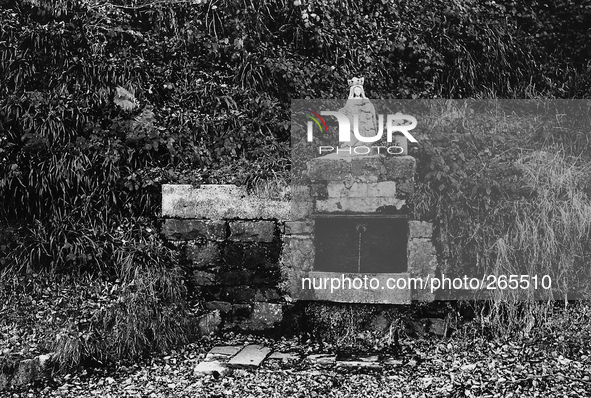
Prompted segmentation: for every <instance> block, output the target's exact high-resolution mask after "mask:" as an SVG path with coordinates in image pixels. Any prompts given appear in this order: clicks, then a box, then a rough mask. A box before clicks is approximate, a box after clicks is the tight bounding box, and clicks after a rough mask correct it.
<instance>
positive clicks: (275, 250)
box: [162, 185, 289, 330]
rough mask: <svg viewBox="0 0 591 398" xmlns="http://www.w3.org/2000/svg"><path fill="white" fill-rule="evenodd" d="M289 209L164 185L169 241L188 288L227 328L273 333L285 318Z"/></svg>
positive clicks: (231, 193) (226, 189) (230, 193)
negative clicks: (283, 267) (283, 268)
mask: <svg viewBox="0 0 591 398" xmlns="http://www.w3.org/2000/svg"><path fill="white" fill-rule="evenodd" d="M288 209H289V207H288V204H287V203H283V202H278V201H269V200H261V199H259V198H257V197H253V196H250V195H247V194H246V192H245V191H244V190H243V189H241V188H239V187H236V186H229V185H206V186H202V187H197V188H196V187H192V186H190V185H165V186H164V187H163V195H162V216H163V217H164V218H165V219H164V224H163V226H162V232H163V234H164V236H165V237H166V238H167V239H169V240H171V241H173V242H175V244H176V245H177V246H178V247H179V249H181V250H182V252H183V257H184V266H185V268H186V271H187V283H188V286H189V288H190V289H191V290H192V292H193V293H195V294H197V295H199V296H200V297H201V298H202V299H203V300H204V303H205V307H206V309H207V310H210V311H215V310H218V311H219V312H220V313H221V315H222V318H223V320H224V326H225V327H228V328H231V327H238V328H241V329H247V330H263V329H267V328H271V327H273V326H274V325H276V323H278V322H280V321H281V320H282V318H283V307H282V303H283V302H284V301H285V300H284V297H283V293H282V291H281V290H280V283H281V272H280V268H279V256H280V253H281V246H282V234H283V229H284V221H283V220H284V219H285V218H286V217H287V214H288Z"/></svg>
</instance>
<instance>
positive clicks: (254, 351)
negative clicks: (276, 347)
mask: <svg viewBox="0 0 591 398" xmlns="http://www.w3.org/2000/svg"><path fill="white" fill-rule="evenodd" d="M270 352H271V349H270V348H267V347H263V346H261V345H258V344H252V345H247V346H246V347H244V348H243V349H242V350H241V351H240V352H239V353H238V354H236V355H235V356H234V357H233V358H232V359H230V361H229V362H228V366H230V367H233V368H256V367H258V366H259V365H260V364H261V362H263V361H264V360H265V358H266V357H267V355H269V353H270Z"/></svg>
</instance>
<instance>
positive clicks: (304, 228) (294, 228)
mask: <svg viewBox="0 0 591 398" xmlns="http://www.w3.org/2000/svg"><path fill="white" fill-rule="evenodd" d="M313 232H314V220H308V221H286V222H285V234H286V235H309V234H311V233H313Z"/></svg>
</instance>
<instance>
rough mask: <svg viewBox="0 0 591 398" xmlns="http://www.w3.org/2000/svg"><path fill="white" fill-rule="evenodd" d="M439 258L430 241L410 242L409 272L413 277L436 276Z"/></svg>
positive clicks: (420, 239)
mask: <svg viewBox="0 0 591 398" xmlns="http://www.w3.org/2000/svg"><path fill="white" fill-rule="evenodd" d="M436 269H437V256H436V252H435V247H434V246H433V243H431V240H430V239H427V238H417V239H410V240H409V242H408V272H410V273H411V274H413V275H420V276H427V275H428V274H432V275H433V274H435V270H436Z"/></svg>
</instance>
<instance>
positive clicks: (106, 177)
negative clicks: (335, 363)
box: [0, 0, 591, 352]
mask: <svg viewBox="0 0 591 398" xmlns="http://www.w3.org/2000/svg"><path fill="white" fill-rule="evenodd" d="M0 6H1V7H2V8H1V9H0V21H1V23H0V224H6V225H9V226H11V228H12V227H19V228H17V229H14V228H12V229H9V231H11V232H10V233H5V234H3V237H2V238H0V269H1V268H4V267H6V266H8V265H14V266H16V268H17V269H24V270H28V271H30V272H32V271H36V270H41V269H46V270H53V271H59V272H72V271H75V272H90V273H93V274H100V275H101V276H105V277H107V278H109V280H111V281H115V280H118V281H119V282H118V283H121V284H123V285H125V284H134V285H135V286H143V285H142V283H140V281H141V280H142V278H143V280H145V278H148V277H149V276H150V275H151V273H150V272H149V271H147V270H149V269H152V270H158V271H157V274H158V275H160V276H159V277H158V278H159V280H163V281H164V280H176V279H175V278H176V277H177V276H176V274H175V272H176V271H175V265H176V261H177V259H176V258H175V255H174V250H173V249H172V248H168V247H166V246H165V245H163V244H162V242H160V241H159V240H158V239H153V237H149V238H146V234H148V235H150V234H152V235H153V234H155V231H156V230H157V225H153V222H154V219H155V218H156V216H157V211H158V204H159V191H160V190H159V187H160V184H161V183H165V182H172V183H201V182H209V183H213V182H217V183H220V182H222V183H241V184H247V185H249V186H251V185H256V183H257V182H258V181H261V180H265V179H268V178H271V177H273V178H277V177H279V178H285V177H286V175H287V174H286V172H287V171H288V170H289V166H290V161H289V157H288V155H289V131H290V130H289V101H290V100H291V99H293V98H338V97H342V96H343V95H344V93H345V91H346V90H345V81H346V79H348V78H350V77H351V76H353V75H360V76H364V77H365V79H366V82H367V83H366V93H367V95H368V97H370V98H382V99H386V98H441V97H443V98H466V97H478V98H484V97H502V98H532V97H539V96H545V97H549V98H571V97H579V98H581V97H586V96H588V95H589V94H590V93H591V83H590V81H591V68H590V66H589V64H588V60H589V59H591V41H589V40H588V37H587V34H586V30H585V29H586V27H587V26H589V25H591V6H590V5H588V4H585V3H583V2H579V1H566V0H564V1H562V0H561V1H538V2H527V1H513V0H501V1H496V2H495V1H486V2H482V1H476V0H473V1H444V0H436V1H416V2H411V1H408V2H405V1H398V0H382V1H371V2H360V1H350V0H345V1H342V0H315V1H303V2H301V1H300V0H296V1H295V2H292V1H284V0H242V1H230V0H213V1H206V0H190V1H183V0H179V1H174V0H171V1H153V0H141V1H128V0H113V1H111V2H107V1H100V0H58V1H47V0H14V1H12V0H1V1H0ZM461 131H462V130H458V131H456V132H455V133H456V134H461ZM486 131H487V130H486V129H484V130H481V132H482V134H481V135H478V136H474V137H476V138H474V140H476V141H477V142H475V141H465V143H466V144H465V145H464V146H465V147H459V146H458V147H457V148H456V149H457V152H456V155H455V156H457V159H454V158H449V157H447V156H445V155H444V154H443V151H442V149H441V148H442V147H444V146H447V145H449V144H450V140H451V139H452V136H445V135H444V134H441V135H435V136H433V137H431V140H430V141H429V142H426V143H425V145H424V146H423V147H422V148H420V149H419V150H418V152H417V153H416V156H417V157H418V158H419V160H420V164H421V165H422V166H421V169H420V170H419V183H420V186H419V195H421V194H423V196H422V197H421V198H418V199H417V200H416V203H417V208H416V212H417V214H418V215H420V216H421V217H422V218H425V219H435V218H438V219H439V220H442V221H441V222H442V223H443V225H444V226H445V228H447V229H448V230H454V231H462V234H463V235H461V234H460V235H461V236H462V237H461V238H458V239H459V240H457V241H455V242H453V243H454V245H451V246H449V245H448V246H446V245H443V247H444V248H445V247H448V248H449V247H454V248H455V250H462V253H452V254H448V257H450V258H453V259H455V261H458V262H461V261H466V262H471V261H474V259H473V258H472V257H471V256H473V255H476V253H479V251H478V250H472V249H473V248H474V247H475V246H474V245H475V244H476V246H477V248H480V249H481V248H482V247H484V245H485V243H489V242H484V241H478V239H479V237H481V236H484V235H473V236H472V238H470V236H469V234H471V232H470V231H471V230H470V229H466V228H465V225H466V224H468V223H469V222H470V223H471V222H473V220H474V219H475V217H476V216H475V215H476V214H477V215H478V217H482V219H481V221H479V222H481V223H480V224H478V225H483V226H484V225H488V224H487V218H486V217H487V214H489V212H488V211H489V209H491V208H492V207H491V205H490V204H491V203H493V202H494V201H495V200H496V199H498V197H499V195H500V194H499V192H500V191H499V189H498V178H497V177H498V176H499V175H501V174H504V173H505V172H506V171H508V170H509V169H511V167H512V166H511V165H509V164H508V163H510V162H509V160H508V159H509V158H507V157H504V158H503V157H502V156H501V155H499V156H501V160H502V159H505V160H507V162H505V163H503V162H499V163H495V162H491V167H490V168H482V167H481V163H480V162H479V160H480V159H481V153H482V151H483V148H484V143H485V142H486V143H489V141H488V140H489V139H488V138H487V136H486V134H485V133H486ZM557 137H558V136H556V135H552V137H546V138H548V141H549V140H559V138H560V137H558V138H557ZM542 138H544V136H542ZM562 138H563V142H566V141H568V140H570V141H569V142H570V143H574V144H573V145H574V146H577V145H579V144H581V143H583V142H586V141H585V140H586V136H584V135H579V136H577V137H575V138H574V139H572V140H571V138H572V137H570V138H569V137H562ZM502 139H503V136H502V134H501V135H500V136H498V137H496V138H493V141H494V140H502ZM564 140H566V141H564ZM495 142H496V141H495ZM507 142H511V143H517V142H520V143H523V141H506V142H505V143H503V142H500V141H499V145H500V146H501V147H502V146H503V145H505V144H506V143H507ZM539 142H542V143H543V141H539ZM453 145H456V144H453ZM470 145H472V146H473V147H470ZM569 145H570V144H569ZM456 146H457V145H456ZM466 146H468V147H466ZM573 153H574V152H573ZM494 156H496V155H495V154H493V155H490V157H491V159H492V158H494ZM511 159H513V158H511ZM493 163H494V164H493ZM508 181H509V180H506V181H505V182H506V183H510V182H508ZM466 184H467V185H466ZM511 184H515V187H514V188H515V190H516V192H517V191H519V189H520V188H519V182H518V181H514V182H512V183H511ZM466 188H469V190H466ZM502 191H503V192H505V193H506V192H507V190H502ZM433 192H435V194H433ZM522 194H523V195H527V192H525V193H524V192H521V193H519V195H522ZM462 195H463V198H462ZM459 199H462V201H460V200H459ZM491 201H492V202H491ZM494 203H496V202H494ZM450 204H454V206H456V207H458V206H462V204H463V205H465V206H464V207H463V208H462V209H460V210H459V211H457V212H452V211H445V210H444V211H440V210H442V209H453V208H454V207H453V206H449V205H450ZM466 206H467V207H466ZM487 206H489V207H487ZM493 207H494V206H493ZM472 210H474V211H472ZM496 214H499V215H501V214H502V212H498V213H494V215H496ZM491 225H492V224H491ZM495 225H500V224H495ZM122 226H123V227H124V228H125V231H124V232H121V229H120V228H121V227H122ZM491 228H494V226H493V227H491ZM483 231H485V229H482V230H481V232H483ZM497 232H498V231H497ZM122 234H127V236H126V238H122ZM10 236H14V238H10ZM454 236H455V235H454ZM470 239H472V241H470ZM474 239H476V240H474ZM475 242H476V243H475ZM17 243H19V244H20V245H17ZM464 243H466V244H465V245H464ZM138 247H139V248H141V250H139V249H137V248H138ZM481 251H482V250H480V252H481ZM130 253H131V254H130ZM130 261H131V263H133V264H135V263H139V264H143V265H145V269H144V268H142V267H139V269H144V270H146V272H145V273H144V274H141V273H135V274H133V276H130V275H132V274H130V267H129V264H130ZM174 286H177V287H178V289H177V290H175V289H173V291H167V290H166V289H164V290H158V289H156V291H157V292H158V293H157V295H159V297H160V299H162V300H161V301H159V302H158V303H156V301H158V300H159V299H158V298H155V299H154V300H156V301H154V302H150V303H149V304H147V305H146V306H148V305H149V306H153V307H154V306H155V307H154V308H158V306H159V305H166V303H168V302H171V301H174V300H176V299H178V297H179V296H181V295H182V294H184V293H183V289H182V286H181V284H176V285H174ZM123 290H125V289H123ZM147 291H150V289H147V290H144V292H147ZM140 293H141V292H140ZM165 312H166V311H163V312H162V313H165ZM139 313H141V312H139ZM169 319H172V317H171V318H169ZM105 327H108V325H107V326H105ZM146 333H147V332H146ZM150 333H152V332H150ZM148 334H149V333H147V334H145V335H143V337H141V338H138V339H139V340H140V341H142V342H143V341H144V340H145V339H147V337H146V336H148ZM171 340H174V339H171ZM90 351H92V350H90ZM129 351H130V350H128V351H126V352H129ZM131 351H133V350H131Z"/></svg>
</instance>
